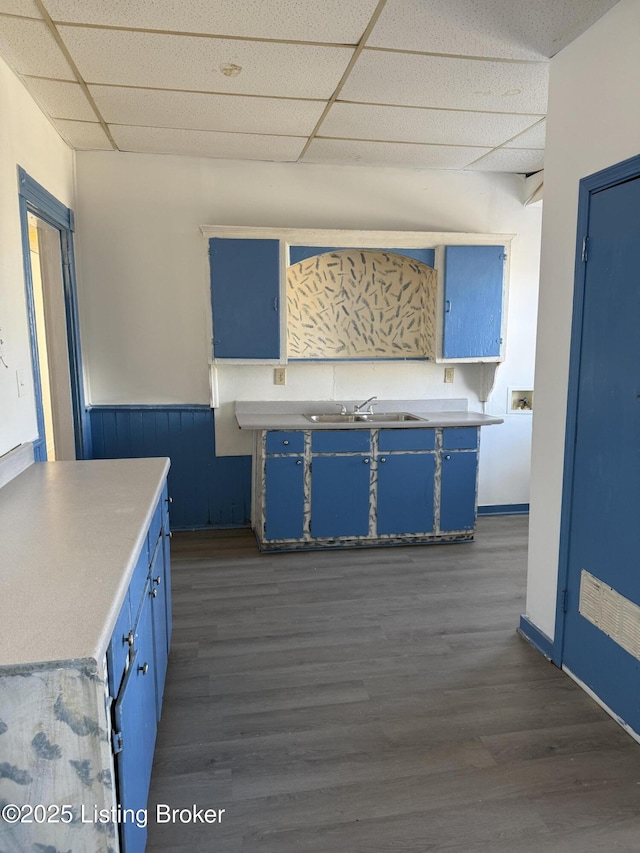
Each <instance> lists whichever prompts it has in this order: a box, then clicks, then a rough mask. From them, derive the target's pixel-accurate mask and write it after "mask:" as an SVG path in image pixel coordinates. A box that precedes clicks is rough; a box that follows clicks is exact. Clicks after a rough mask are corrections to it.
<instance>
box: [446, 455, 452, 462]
mask: <svg viewBox="0 0 640 853" xmlns="http://www.w3.org/2000/svg"><path fill="white" fill-rule="evenodd" d="M444 458H445V460H446V461H447V462H448V461H449V460H450V459H451V457H450V456H449V454H448V453H447V455H446V456H445V457H444Z"/></svg>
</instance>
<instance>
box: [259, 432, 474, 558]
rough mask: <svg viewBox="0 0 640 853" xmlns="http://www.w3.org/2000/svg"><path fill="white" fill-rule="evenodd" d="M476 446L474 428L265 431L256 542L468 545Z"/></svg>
mask: <svg viewBox="0 0 640 853" xmlns="http://www.w3.org/2000/svg"><path fill="white" fill-rule="evenodd" d="M284 442H286V444H284ZM477 447H478V428H477V427H462V428H443V429H438V428H428V427H421V428H410V429H393V428H386V429H364V428H363V429H357V430H347V429H335V430H333V429H331V430H313V429H311V430H291V431H288V432H285V431H278V430H265V431H262V432H261V433H260V434H259V437H258V440H257V451H256V458H255V468H256V471H257V472H258V474H259V476H258V478H257V479H256V480H255V481H254V482H255V483H256V485H257V488H258V494H256V495H255V502H254V507H255V519H254V529H255V532H256V536H257V539H258V544H259V545H260V547H261V548H262V549H263V550H297V549H303V548H330V547H352V546H363V545H372V546H373V545H390V544H405V543H406V544H409V543H411V542H416V543H428V542H443V541H463V540H469V539H472V538H473V535H474V531H475V520H476V480H477ZM289 449H292V451H293V452H284V453H283V452H282V451H283V450H285V451H287V450H289Z"/></svg>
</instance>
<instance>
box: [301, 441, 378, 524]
mask: <svg viewBox="0 0 640 853" xmlns="http://www.w3.org/2000/svg"><path fill="white" fill-rule="evenodd" d="M354 432H355V431H354ZM370 475H371V459H370V458H369V457H368V456H314V457H313V473H312V476H311V535H312V536H313V537H314V538H322V537H325V538H334V537H336V536H366V535H367V534H368V532H369V491H370V490H369V480H370Z"/></svg>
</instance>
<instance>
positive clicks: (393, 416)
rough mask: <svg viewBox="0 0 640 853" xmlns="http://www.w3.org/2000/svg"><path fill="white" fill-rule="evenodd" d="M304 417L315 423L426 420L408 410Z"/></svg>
mask: <svg viewBox="0 0 640 853" xmlns="http://www.w3.org/2000/svg"><path fill="white" fill-rule="evenodd" d="M305 418H307V419H308V420H310V421H312V422H313V423H316V424H360V423H366V424H389V423H401V422H403V421H428V418H419V417H418V415H412V414H410V413H409V412H373V413H372V412H354V413H353V414H347V415H342V414H340V413H339V412H335V413H331V414H328V415H305Z"/></svg>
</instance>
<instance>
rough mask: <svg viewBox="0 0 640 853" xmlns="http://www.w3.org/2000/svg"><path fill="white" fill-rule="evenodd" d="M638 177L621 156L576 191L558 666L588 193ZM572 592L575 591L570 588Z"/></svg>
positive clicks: (636, 160) (638, 170)
mask: <svg viewBox="0 0 640 853" xmlns="http://www.w3.org/2000/svg"><path fill="white" fill-rule="evenodd" d="M635 178H640V155H638V156H636V157H630V158H629V159H628V160H623V161H622V162H621V163H617V164H616V165H615V166H609V167H607V168H606V169H602V170H601V171H599V172H595V173H594V174H593V175H589V176H587V177H586V178H582V179H581V181H580V184H579V195H578V222H577V235H576V254H575V266H574V289H573V315H572V320H571V347H570V356H569V385H568V391H567V414H566V428H565V443H564V466H563V479H562V510H561V516H560V548H559V556H558V587H557V596H556V620H555V632H554V637H553V646H552V650H551V659H552V660H553V662H554V663H555V664H556V665H557V666H561V665H562V661H563V659H564V637H565V619H566V612H567V595H568V587H567V584H568V577H569V552H570V546H571V527H572V522H573V517H572V516H573V506H572V497H573V480H574V471H575V448H576V435H577V429H578V387H579V380H580V368H581V362H582V326H583V315H584V295H585V284H586V276H587V261H588V252H589V239H588V238H589V214H590V210H591V196H592V195H593V194H594V193H597V192H600V191H602V190H606V189H610V188H611V187H614V186H616V185H617V184H621V183H625V182H626V181H632V180H634V179H635ZM572 594H574V592H573V591H572Z"/></svg>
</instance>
